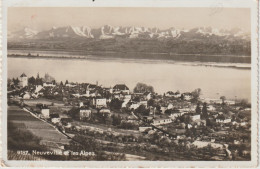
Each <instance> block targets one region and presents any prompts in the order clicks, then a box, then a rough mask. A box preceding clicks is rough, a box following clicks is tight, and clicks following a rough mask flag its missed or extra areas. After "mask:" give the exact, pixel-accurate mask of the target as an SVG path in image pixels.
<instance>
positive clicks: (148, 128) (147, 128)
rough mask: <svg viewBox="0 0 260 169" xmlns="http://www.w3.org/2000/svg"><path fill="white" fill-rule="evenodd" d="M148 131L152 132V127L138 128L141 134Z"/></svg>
mask: <svg viewBox="0 0 260 169" xmlns="http://www.w3.org/2000/svg"><path fill="white" fill-rule="evenodd" d="M149 130H152V127H139V131H140V132H142V133H143V132H146V131H149Z"/></svg>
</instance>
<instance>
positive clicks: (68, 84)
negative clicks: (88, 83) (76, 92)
mask: <svg viewBox="0 0 260 169" xmlns="http://www.w3.org/2000/svg"><path fill="white" fill-rule="evenodd" d="M65 86H66V87H76V86H77V85H76V84H75V83H67V84H66V85H65Z"/></svg>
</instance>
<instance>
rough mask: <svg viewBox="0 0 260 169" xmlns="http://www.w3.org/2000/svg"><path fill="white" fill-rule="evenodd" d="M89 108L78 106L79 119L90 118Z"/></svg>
mask: <svg viewBox="0 0 260 169" xmlns="http://www.w3.org/2000/svg"><path fill="white" fill-rule="evenodd" d="M90 116H91V110H90V109H88V108H80V110H79V119H80V120H82V119H84V118H90Z"/></svg>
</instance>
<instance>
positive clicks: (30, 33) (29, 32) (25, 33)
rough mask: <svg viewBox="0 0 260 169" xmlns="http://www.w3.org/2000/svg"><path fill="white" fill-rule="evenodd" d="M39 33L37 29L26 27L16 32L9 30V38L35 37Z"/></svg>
mask: <svg viewBox="0 0 260 169" xmlns="http://www.w3.org/2000/svg"><path fill="white" fill-rule="evenodd" d="M37 34H38V32H37V31H36V30H33V29H30V28H27V27H25V28H23V29H22V30H19V31H16V32H9V33H8V38H18V39H24V38H34V37H35V36H36V35H37Z"/></svg>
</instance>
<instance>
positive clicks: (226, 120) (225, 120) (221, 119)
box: [216, 114, 231, 123]
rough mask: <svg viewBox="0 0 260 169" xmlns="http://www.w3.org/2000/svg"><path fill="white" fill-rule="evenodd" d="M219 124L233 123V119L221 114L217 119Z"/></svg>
mask: <svg viewBox="0 0 260 169" xmlns="http://www.w3.org/2000/svg"><path fill="white" fill-rule="evenodd" d="M216 122H217V123H231V118H229V117H228V116H227V115H225V114H219V115H218V116H217V118H216Z"/></svg>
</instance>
